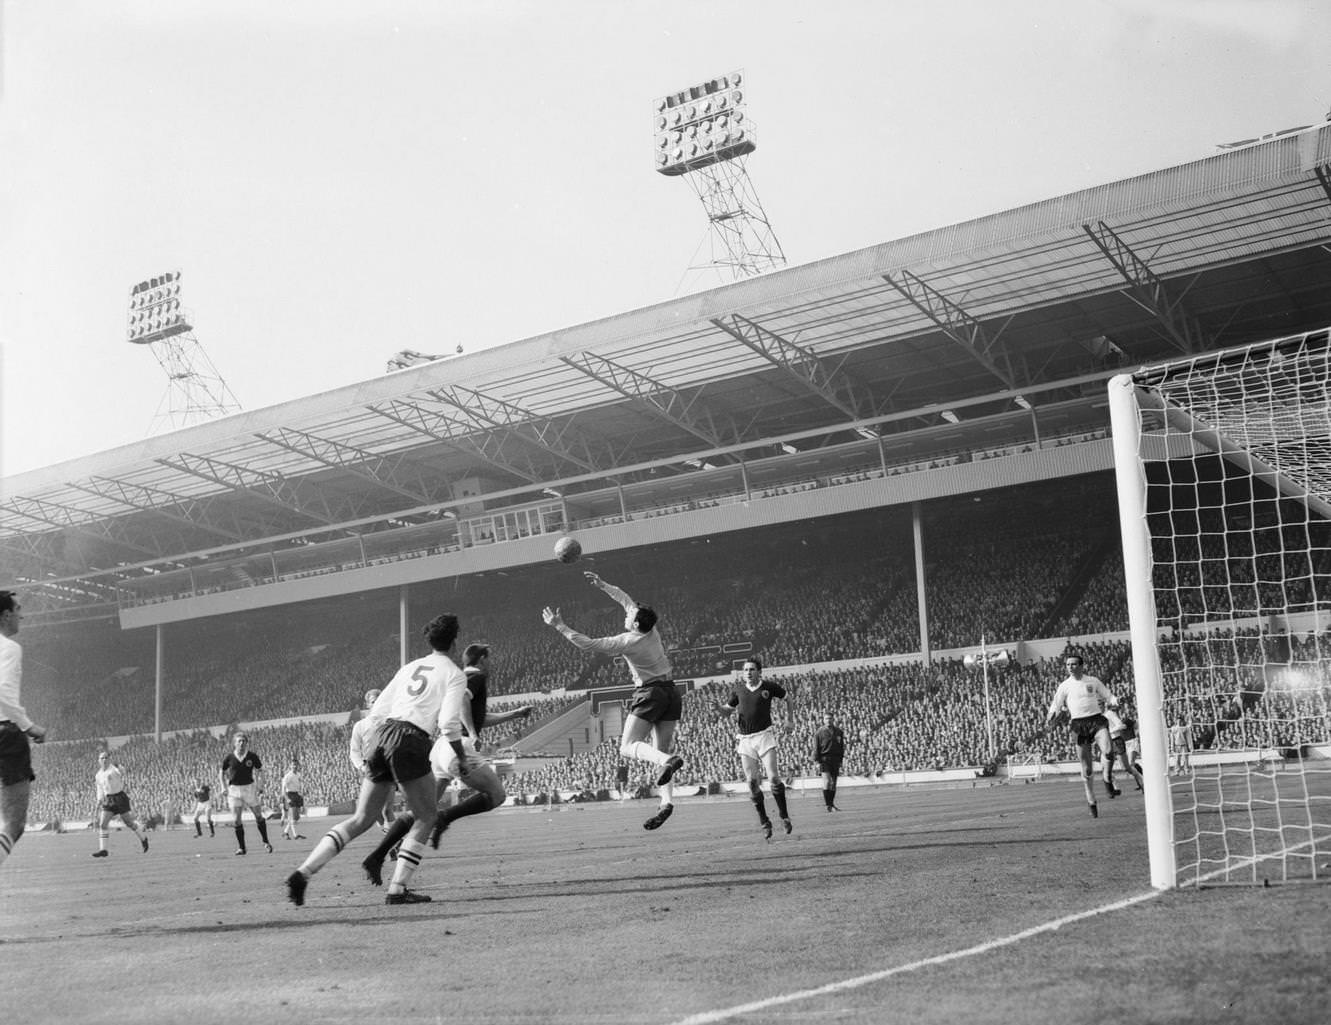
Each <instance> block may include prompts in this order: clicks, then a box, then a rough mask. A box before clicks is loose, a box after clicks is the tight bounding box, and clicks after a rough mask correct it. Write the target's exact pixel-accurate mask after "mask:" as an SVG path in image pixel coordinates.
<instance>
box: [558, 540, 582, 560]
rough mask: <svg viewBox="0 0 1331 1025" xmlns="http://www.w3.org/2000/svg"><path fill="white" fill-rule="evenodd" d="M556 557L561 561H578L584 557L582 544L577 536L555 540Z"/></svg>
mask: <svg viewBox="0 0 1331 1025" xmlns="http://www.w3.org/2000/svg"><path fill="white" fill-rule="evenodd" d="M555 558H556V559H558V560H559V561H560V562H577V561H578V560H579V559H580V558H582V545H581V544H579V543H578V539H577V538H575V537H561V538H560V539H559V540H558V541H556V542H555Z"/></svg>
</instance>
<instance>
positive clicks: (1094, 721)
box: [1072, 713, 1109, 744]
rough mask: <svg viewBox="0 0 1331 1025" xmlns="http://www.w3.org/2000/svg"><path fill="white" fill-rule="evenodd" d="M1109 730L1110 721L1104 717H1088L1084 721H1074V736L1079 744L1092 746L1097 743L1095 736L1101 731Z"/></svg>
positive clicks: (1097, 715)
mask: <svg viewBox="0 0 1331 1025" xmlns="http://www.w3.org/2000/svg"><path fill="white" fill-rule="evenodd" d="M1108 729H1109V720H1108V719H1106V718H1105V717H1104V716H1103V715H1099V714H1098V713H1097V714H1096V715H1088V716H1086V717H1085V718H1083V719H1073V720H1072V735H1073V736H1074V737H1076V738H1077V743H1078V744H1091V743H1094V741H1095V735H1096V734H1097V733H1099V732H1100V731H1101V730H1108Z"/></svg>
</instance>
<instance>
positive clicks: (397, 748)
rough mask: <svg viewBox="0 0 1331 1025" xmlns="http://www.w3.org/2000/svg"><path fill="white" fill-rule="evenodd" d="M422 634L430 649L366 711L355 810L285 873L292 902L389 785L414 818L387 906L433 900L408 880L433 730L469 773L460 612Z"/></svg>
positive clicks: (421, 835) (422, 835) (424, 827)
mask: <svg viewBox="0 0 1331 1025" xmlns="http://www.w3.org/2000/svg"><path fill="white" fill-rule="evenodd" d="M424 634H425V637H426V640H428V641H429V643H430V648H431V652H430V654H429V655H426V656H425V657H424V658H418V659H416V660H415V661H412V662H408V663H407V664H406V665H404V666H403V667H402V668H401V669H399V670H398V671H397V674H396V675H395V676H394V677H393V679H392V680H390V681H389V683H388V686H387V687H385V688H384V689H383V691H382V692H381V693H380V694H379V697H378V698H376V699H375V702H374V704H373V705H372V706H371V708H370V711H369V718H370V719H372V720H375V722H376V723H377V724H378V725H377V726H376V728H375V729H374V731H373V733H372V734H371V735H370V737H369V739H368V741H367V743H366V752H367V753H366V757H365V767H366V768H365V777H364V778H363V779H362V780H361V785H360V795H359V797H358V798H357V800H356V811H355V814H353V815H352V816H351V818H349V819H346V820H344V821H342V822H339V823H338V824H337V825H336V826H334V827H333V828H332V829H330V830H329V831H328V832H327V834H325V835H324V837H323V838H322V839H321V840H320V841H319V842H318V843H317V844H315V845H314V850H312V851H311V852H310V855H309V857H307V858H306V859H305V860H304V861H303V862H302V863H301V866H300V868H298V869H297V870H296V871H295V872H292V873H291V875H289V876H287V897H288V899H290V901H291V902H292V903H293V904H295V905H296V906H297V907H299V906H300V905H302V904H304V903H305V889H306V887H307V886H309V881H310V877H311V876H312V875H314V873H316V872H318V871H319V869H321V868H323V867H324V865H326V864H328V862H330V861H332V860H333V858H335V857H336V856H337V855H338V854H340V853H342V850H343V849H344V848H345V847H346V846H347V844H349V843H350V842H351V841H352V840H354V839H355V838H356V837H358V836H360V835H361V834H362V833H363V832H365V831H366V830H367V829H369V828H370V827H371V826H372V825H374V823H375V822H376V821H378V819H379V816H380V814H381V813H382V812H383V807H384V802H385V801H387V800H388V798H389V795H391V794H392V792H393V786H394V784H396V785H397V786H398V788H399V789H401V791H402V795H403V797H404V798H405V799H406V802H407V808H408V809H409V810H410V812H411V814H412V815H413V816H414V817H415V822H414V823H413V824H412V827H411V831H410V832H409V833H408V834H407V835H406V837H405V839H403V841H402V847H401V849H400V850H399V851H398V856H397V865H396V867H395V868H394V871H393V879H392V882H390V883H389V884H388V893H387V895H386V896H385V897H384V903H386V904H419V903H423V902H425V901H428V900H429V899H430V898H429V897H428V896H426V895H425V894H423V893H413V892H412V891H411V890H408V889H407V883H409V882H410V881H411V876H412V873H414V872H415V871H416V867H417V866H418V865H419V864H420V863H421V858H422V857H423V856H424V854H425V845H426V842H427V841H428V840H429V837H430V829H431V827H432V826H433V825H434V816H435V783H434V773H433V772H431V770H430V746H431V742H432V740H431V738H432V737H433V735H434V733H435V731H436V730H437V731H438V732H439V736H440V738H441V739H443V740H445V741H446V742H447V743H448V745H449V746H450V747H452V749H453V754H454V756H455V757H456V759H457V765H458V775H459V777H460V778H461V779H462V781H463V782H464V783H465V782H466V781H467V778H468V776H469V775H470V773H471V769H472V760H471V759H470V758H469V757H468V755H467V753H466V751H465V750H464V749H463V746H462V708H463V702H464V701H465V700H466V697H467V677H466V676H465V675H464V674H463V672H462V670H461V669H459V668H458V667H457V665H456V664H455V663H454V662H453V660H452V658H450V657H449V656H450V653H451V652H452V651H453V645H454V642H455V641H456V640H457V635H458V620H457V617H456V616H452V615H442V616H436V617H435V618H434V619H432V620H431V621H430V622H429V623H427V624H426V626H425V630H424Z"/></svg>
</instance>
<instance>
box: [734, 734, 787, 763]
mask: <svg viewBox="0 0 1331 1025" xmlns="http://www.w3.org/2000/svg"><path fill="white" fill-rule="evenodd" d="M777 746H778V745H777V739H776V731H775V730H772V729H766V730H762V731H761V732H759V733H741V734H740V735H739V736H738V737H736V738H735V750H736V751H738V752H739V754H740V757H741V758H753V759H754V760H756V761H762V759H763V755H765V754H767V753H768V752H769V751H775V750H776V749H777Z"/></svg>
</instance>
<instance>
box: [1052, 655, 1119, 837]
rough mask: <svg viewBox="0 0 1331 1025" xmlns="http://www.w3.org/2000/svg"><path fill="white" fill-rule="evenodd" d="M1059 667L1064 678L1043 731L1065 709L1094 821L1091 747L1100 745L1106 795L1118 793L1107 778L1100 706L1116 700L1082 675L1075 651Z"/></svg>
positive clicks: (1105, 729) (1096, 812) (1104, 729)
mask: <svg viewBox="0 0 1331 1025" xmlns="http://www.w3.org/2000/svg"><path fill="white" fill-rule="evenodd" d="M1063 667H1064V668H1065V669H1067V671H1068V676H1067V679H1065V680H1064V681H1063V682H1062V683H1060V684H1059V685H1058V690H1056V691H1055V692H1054V700H1053V701H1051V702H1050V703H1049V716H1048V718H1047V720H1046V722H1045V729H1046V730H1047V729H1048V728H1049V727H1050V726H1052V725H1053V724H1054V717H1055V716H1056V715H1058V713H1059V712H1060V711H1061V710H1062V709H1063V708H1064V707H1065V706H1066V707H1067V710H1068V717H1069V718H1070V719H1071V720H1072V723H1071V726H1072V735H1073V736H1074V737H1075V738H1076V740H1077V753H1078V754H1079V755H1080V756H1081V781H1082V785H1083V786H1084V787H1085V788H1086V803H1087V804H1088V805H1090V809H1091V818H1097V817H1099V815H1100V809H1099V807H1098V806H1097V805H1096V803H1095V794H1094V793H1093V792H1092V790H1091V776H1092V775H1093V774H1094V771H1095V769H1094V758H1093V756H1092V752H1091V748H1092V746H1093V745H1095V744H1099V745H1100V753H1101V756H1102V757H1101V764H1102V766H1103V777H1104V781H1105V790H1106V792H1107V793H1108V794H1109V796H1110V797H1117V796H1118V795H1119V794H1120V793H1122V791H1121V790H1119V789H1118V788H1117V787H1116V786H1114V783H1113V781H1112V780H1111V779H1110V778H1109V751H1110V747H1109V722H1108V720H1106V719H1105V717H1104V715H1103V713H1102V712H1101V708H1102V707H1103V708H1117V707H1118V698H1116V697H1114V695H1113V694H1111V693H1110V692H1109V688H1108V687H1106V686H1105V685H1104V684H1103V683H1101V682H1100V681H1099V680H1097V679H1096V678H1095V677H1094V676H1087V675H1086V674H1085V672H1084V668H1083V667H1084V663H1083V660H1082V657H1081V656H1080V655H1078V654H1077V653H1076V652H1069V653H1068V654H1067V655H1065V656H1063Z"/></svg>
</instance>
